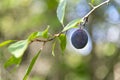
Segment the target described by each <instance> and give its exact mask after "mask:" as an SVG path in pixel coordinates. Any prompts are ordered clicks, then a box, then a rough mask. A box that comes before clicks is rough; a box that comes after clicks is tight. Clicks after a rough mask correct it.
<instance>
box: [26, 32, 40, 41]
mask: <svg viewBox="0 0 120 80" xmlns="http://www.w3.org/2000/svg"><path fill="white" fill-rule="evenodd" d="M41 36H42V32H33V33H32V34H30V36H29V37H28V41H32V40H34V39H35V38H38V37H41Z"/></svg>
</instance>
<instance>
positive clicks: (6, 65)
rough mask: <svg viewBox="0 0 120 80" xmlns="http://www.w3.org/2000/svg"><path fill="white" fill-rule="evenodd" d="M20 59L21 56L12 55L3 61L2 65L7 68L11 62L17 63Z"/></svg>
mask: <svg viewBox="0 0 120 80" xmlns="http://www.w3.org/2000/svg"><path fill="white" fill-rule="evenodd" d="M21 60H22V59H21V58H15V57H14V56H12V57H10V58H9V59H8V60H7V61H6V62H5V64H4V67H5V68H7V67H9V66H11V65H13V64H16V65H19V64H20V62H21Z"/></svg>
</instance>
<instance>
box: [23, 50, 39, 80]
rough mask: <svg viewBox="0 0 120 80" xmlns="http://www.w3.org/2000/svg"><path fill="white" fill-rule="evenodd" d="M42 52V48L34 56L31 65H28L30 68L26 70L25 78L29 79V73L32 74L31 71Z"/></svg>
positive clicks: (24, 79) (25, 79)
mask: <svg viewBox="0 0 120 80" xmlns="http://www.w3.org/2000/svg"><path fill="white" fill-rule="evenodd" d="M40 52H41V50H40V51H39V52H38V53H37V54H36V55H35V56H34V57H33V58H32V61H31V62H30V65H29V67H28V69H27V71H26V74H25V76H24V78H23V80H27V78H28V76H29V74H30V72H31V70H32V68H33V65H34V64H35V62H36V60H37V58H38V56H39V55H40Z"/></svg>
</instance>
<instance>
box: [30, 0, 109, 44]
mask: <svg viewBox="0 0 120 80" xmlns="http://www.w3.org/2000/svg"><path fill="white" fill-rule="evenodd" d="M109 1H110V0H107V1H104V2H102V3H101V4H99V5H97V6H93V5H92V4H90V5H91V6H92V10H91V11H90V12H88V13H87V14H86V15H85V16H84V17H83V18H82V19H83V20H84V24H86V21H87V19H88V16H89V15H90V14H91V13H92V12H93V11H95V10H96V9H97V8H99V7H100V6H102V5H104V4H107V3H108V2H109ZM61 33H62V32H60V33H58V34H55V35H53V37H52V38H50V39H45V40H41V39H35V40H33V41H31V42H34V41H38V42H48V41H52V40H54V39H55V38H56V37H59V36H60V35H61Z"/></svg>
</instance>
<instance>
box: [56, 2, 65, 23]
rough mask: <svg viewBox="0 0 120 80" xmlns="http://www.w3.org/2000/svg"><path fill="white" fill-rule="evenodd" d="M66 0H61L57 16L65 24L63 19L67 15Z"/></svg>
mask: <svg viewBox="0 0 120 80" xmlns="http://www.w3.org/2000/svg"><path fill="white" fill-rule="evenodd" d="M65 7H66V0H60V2H59V5H58V8H57V17H58V19H59V21H60V22H61V24H63V19H64V15H65Z"/></svg>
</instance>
